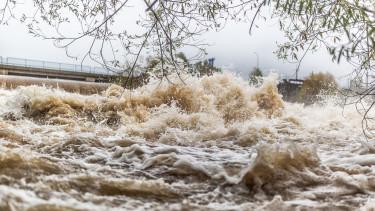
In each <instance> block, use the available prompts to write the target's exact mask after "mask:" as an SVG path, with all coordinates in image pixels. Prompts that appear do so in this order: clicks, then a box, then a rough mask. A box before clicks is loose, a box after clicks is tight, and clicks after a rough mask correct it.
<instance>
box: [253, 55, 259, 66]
mask: <svg viewBox="0 0 375 211" xmlns="http://www.w3.org/2000/svg"><path fill="white" fill-rule="evenodd" d="M254 54H255V56H256V57H257V69H259V55H258V53H257V52H254Z"/></svg>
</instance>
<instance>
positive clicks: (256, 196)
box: [0, 74, 375, 211]
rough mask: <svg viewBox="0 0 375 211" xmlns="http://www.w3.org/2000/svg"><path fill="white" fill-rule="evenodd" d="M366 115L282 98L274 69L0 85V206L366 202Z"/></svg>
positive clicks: (371, 155)
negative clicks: (264, 73) (253, 79)
mask: <svg viewBox="0 0 375 211" xmlns="http://www.w3.org/2000/svg"><path fill="white" fill-rule="evenodd" d="M171 80H173V79H171ZM361 120H362V118H361V115H359V114H358V113H357V111H356V110H355V108H354V107H350V106H348V107H345V108H344V109H343V108H342V107H340V106H337V105H335V104H334V103H326V104H325V105H313V106H306V107H304V106H303V105H301V104H291V103H286V102H283V101H282V100H281V96H280V95H279V94H278V93H277V89H276V83H275V80H274V79H272V77H269V78H267V79H266V81H265V82H264V84H263V85H262V86H261V87H259V88H255V87H250V86H248V84H247V82H245V81H243V80H242V79H240V78H237V77H235V76H233V75H230V74H217V75H214V76H211V77H204V78H201V79H196V78H186V79H185V80H184V82H180V81H178V80H174V82H172V83H171V82H167V81H162V82H160V81H157V80H155V81H154V80H152V81H151V82H150V83H149V84H148V85H145V86H143V87H141V88H138V89H137V90H134V91H129V90H123V89H122V88H121V87H118V86H112V87H110V88H109V89H108V90H107V91H106V92H104V93H102V94H100V95H90V96H84V95H79V94H73V93H68V92H64V91H61V90H56V89H49V88H45V87H37V86H27V87H19V88H17V89H15V90H5V89H0V210H29V211H36V210H51V211H56V210H319V209H320V210H357V209H360V208H361V209H363V210H371V209H375V199H374V193H375V170H374V165H375V148H374V147H373V146H372V145H370V144H369V143H371V142H367V141H366V140H365V139H364V136H363V134H362V129H361ZM372 199H374V200H372Z"/></svg>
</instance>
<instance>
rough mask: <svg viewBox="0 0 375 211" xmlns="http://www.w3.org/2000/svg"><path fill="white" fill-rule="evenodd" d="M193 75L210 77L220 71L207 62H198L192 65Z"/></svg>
mask: <svg viewBox="0 0 375 211" xmlns="http://www.w3.org/2000/svg"><path fill="white" fill-rule="evenodd" d="M193 72H194V73H196V74H198V75H199V76H204V75H212V74H214V73H215V72H221V69H220V68H218V67H216V66H215V65H210V64H209V62H208V60H207V59H206V60H203V61H199V62H197V63H195V64H194V71H193Z"/></svg>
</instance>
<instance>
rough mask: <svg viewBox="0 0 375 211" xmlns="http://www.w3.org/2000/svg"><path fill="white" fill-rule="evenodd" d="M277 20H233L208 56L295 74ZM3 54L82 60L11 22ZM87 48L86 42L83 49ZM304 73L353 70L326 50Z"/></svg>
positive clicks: (214, 37) (215, 36)
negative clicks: (283, 56)
mask: <svg viewBox="0 0 375 211" xmlns="http://www.w3.org/2000/svg"><path fill="white" fill-rule="evenodd" d="M275 23H277V22H276V21H269V22H265V23H263V22H262V24H261V25H260V27H259V28H258V29H255V31H254V32H253V34H252V35H251V36H250V35H249V33H248V29H249V25H248V24H245V23H230V24H228V25H227V26H226V27H225V29H224V30H222V31H220V32H208V33H206V34H205V35H204V39H205V40H206V41H207V42H208V43H209V44H210V46H209V47H208V49H207V52H208V57H215V58H216V61H215V64H216V65H218V66H221V67H224V68H225V69H229V70H231V71H234V72H237V73H239V74H240V75H241V76H243V77H247V75H248V73H249V72H250V71H251V70H252V68H254V67H255V66H256V63H257V57H256V54H257V55H258V56H259V66H260V68H261V69H262V70H263V71H265V72H269V71H270V70H273V71H275V72H278V73H279V74H280V75H282V76H283V77H291V76H293V75H294V72H295V69H296V64H290V63H287V62H284V61H281V60H278V59H277V57H276V55H275V54H274V53H273V52H274V51H275V50H276V48H277V42H282V40H283V39H285V38H284V36H283V34H282V33H281V32H280V31H279V30H278V25H277V24H275ZM0 35H1V38H0V56H2V57H19V58H29V59H38V60H47V61H58V62H68V63H77V64H78V63H79V61H75V60H72V59H70V58H68V57H67V56H66V55H65V52H64V50H63V49H58V48H55V47H54V46H53V43H52V42H51V41H47V40H41V39H40V38H35V37H32V36H31V35H30V34H28V32H27V29H26V27H25V26H24V25H21V24H19V23H17V22H16V21H11V22H10V24H9V25H8V26H0ZM84 47H87V46H84V44H82V48H84ZM300 70H301V71H300V73H299V74H300V76H301V77H304V76H306V75H308V74H309V73H310V72H312V71H314V72H318V71H324V72H326V71H327V72H330V73H332V74H333V75H334V76H335V77H336V78H337V80H338V81H339V83H340V84H341V85H346V84H347V81H348V79H347V78H343V76H344V75H346V74H348V73H350V72H351V71H352V67H351V66H350V65H348V64H345V63H342V64H339V65H338V64H336V63H334V62H332V61H331V57H330V56H329V55H328V53H327V52H326V51H325V49H322V50H321V51H319V52H318V53H315V54H308V55H307V56H306V58H305V59H304V60H303V62H302V65H301V67H300Z"/></svg>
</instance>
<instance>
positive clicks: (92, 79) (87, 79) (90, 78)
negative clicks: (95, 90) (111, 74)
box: [86, 77, 95, 82]
mask: <svg viewBox="0 0 375 211" xmlns="http://www.w3.org/2000/svg"><path fill="white" fill-rule="evenodd" d="M86 81H88V82H95V78H92V77H86Z"/></svg>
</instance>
